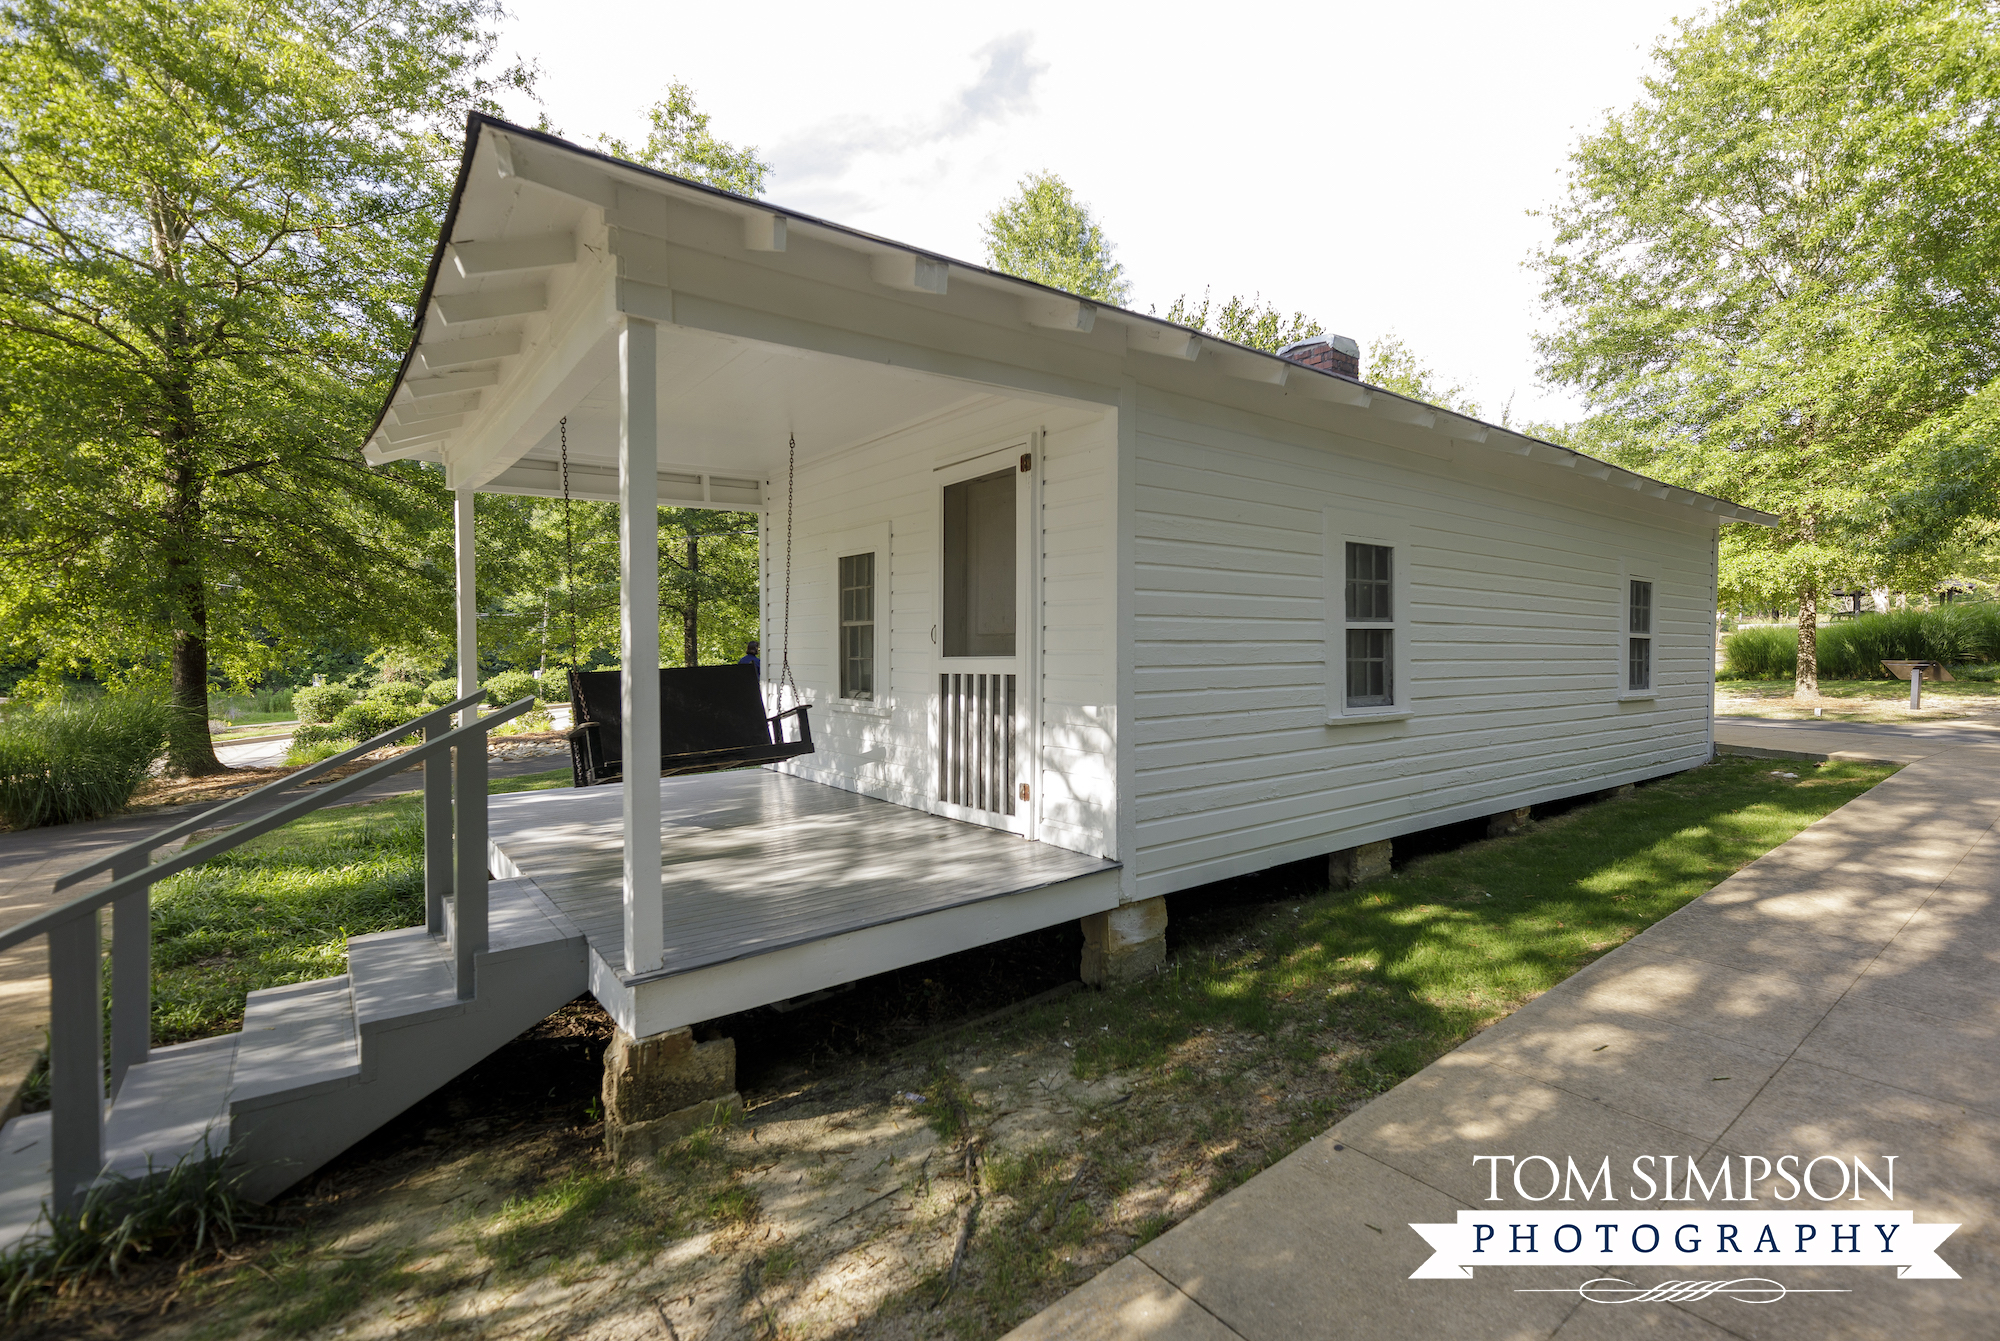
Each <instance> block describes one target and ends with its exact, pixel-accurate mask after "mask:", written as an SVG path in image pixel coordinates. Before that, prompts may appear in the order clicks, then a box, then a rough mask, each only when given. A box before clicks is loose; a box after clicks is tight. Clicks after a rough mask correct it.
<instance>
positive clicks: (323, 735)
mask: <svg viewBox="0 0 2000 1341" xmlns="http://www.w3.org/2000/svg"><path fill="white" fill-rule="evenodd" d="M353 739H354V737H352V736H350V735H348V734H347V733H346V732H344V731H342V730H341V729H340V728H339V727H337V726H335V725H334V724H333V723H332V722H312V723H309V724H308V725H305V726H298V727H293V728H292V744H294V745H319V744H323V743H325V742H326V741H329V740H346V741H352V740H353Z"/></svg>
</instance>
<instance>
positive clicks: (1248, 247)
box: [501, 0, 1689, 424]
mask: <svg viewBox="0 0 2000 1341" xmlns="http://www.w3.org/2000/svg"><path fill="white" fill-rule="evenodd" d="M509 8H510V10H511V11H512V16H511V17H510V18H509V19H508V20H507V21H506V23H505V24H504V25H503V27H502V30H501V46H502V53H503V54H505V55H508V56H520V57H523V58H526V59H529V60H532V61H534V62H535V63H536V64H537V65H538V66H539V68H540V72H541V73H540V78H539V80H538V84H537V90H538V94H539V99H540V101H539V105H536V104H532V103H515V104H510V105H509V109H508V110H509V111H510V113H511V114H513V115H515V116H516V117H519V118H521V119H524V120H527V121H529V122H533V120H534V119H535V117H536V115H538V114H540V115H546V116H547V117H548V119H549V120H550V122H551V123H552V124H553V125H554V127H555V128H556V130H557V131H558V132H559V133H561V134H563V135H566V136H568V137H569V138H572V139H576V140H581V141H585V142H588V141H589V140H591V139H593V138H594V137H595V136H597V135H600V134H610V135H615V136H618V137H621V138H624V139H626V140H628V141H639V142H643V140H644V138H645V125H646V109H647V108H648V107H650V106H651V105H652V104H653V103H654V102H655V101H657V100H658V99H659V98H660V97H661V96H663V94H664V91H665V89H666V86H667V84H668V83H670V82H672V81H675V80H678V81H681V82H683V83H686V84H688V85H689V86H690V87H691V88H692V89H693V90H694V93H695V98H696V104H697V106H698V107H699V108H700V110H702V111H705V112H708V113H709V114H710V115H711V116H712V118H713V119H712V122H711V125H710V129H711V130H712V131H713V132H714V133H715V134H717V135H719V136H720V137H722V138H723V139H725V140H728V141H730V142H731V143H734V144H738V145H741V144H753V145H756V146H757V147H758V149H759V151H760V154H761V156H762V157H764V158H765V159H766V160H767V161H769V162H770V163H772V164H773V166H774V168H775V172H774V173H773V175H772V178H771V181H770V185H769V189H768V192H767V195H768V198H769V199H770V200H771V201H772V202H773V203H774V204H777V205H780V206H784V207H789V208H791V209H795V210H798V211H800V212H803V213H807V214H815V215H819V216H821V217H823V218H827V219H831V220H834V221H836V222H839V223H843V224H847V225H850V226H853V227H857V228H862V229H866V230H868V231H870V232H874V233H878V234H880V235H882V236H885V237H889V238H894V239H896V240H898V241H901V242H907V243H910V244H913V245H916V246H920V247H924V248H927V249H930V250H934V251H938V252H942V253H944V254H945V255H947V256H954V257H959V258H962V259H965V260H968V261H973V262H980V263H983V262H984V260H985V249H984V245H983V243H982V241H981V237H980V221H981V219H982V218H983V217H984V216H985V215H986V214H987V213H988V212H990V211H991V210H992V209H993V208H994V207H995V206H996V205H997V204H999V203H1000V202H1001V201H1002V200H1003V199H1005V198H1006V197H1007V196H1008V195H1010V194H1011V193H1012V192H1013V191H1014V190H1015V188H1016V184H1017V183H1018V181H1019V179H1020V177H1021V176H1022V174H1024V173H1027V172H1033V171H1042V170H1046V171H1051V172H1054V173H1056V174H1058V175H1060V176H1061V177H1062V178H1063V179H1064V180H1065V181H1067V182H1068V183H1069V185H1070V186H1071V188H1072V189H1073V190H1074V191H1075V192H1076V193H1077V195H1078V196H1079V198H1081V199H1082V200H1083V201H1085V202H1086V203H1087V204H1088V205H1089V206H1090V208H1091V210H1092V212H1093V213H1094V214H1095V216H1096V217H1097V219H1098V221H1099V222H1100V223H1101V224H1102V225H1103V227H1104V230H1105V232H1106V234H1107V235H1108V236H1109V237H1110V239H1111V240H1112V242H1113V243H1114V244H1115V245H1116V248H1117V252H1116V255H1117V259H1119V260H1120V261H1122V262H1123V263H1124V265H1125V267H1126V274H1127V277H1128V278H1129V279H1130V280H1131V282H1132V286H1133V303H1132V305H1133V306H1135V307H1136V308H1138V309H1139V310H1140V311H1146V310H1148V308H1149V307H1151V308H1157V309H1158V310H1159V311H1161V312H1165V311H1166V309H1167V307H1168V305H1169V304H1170V303H1172V302H1173V300H1174V298H1175V297H1176V296H1178V295H1180V294H1183V293H1186V294H1190V295H1194V296H1199V295H1200V293H1201V291H1202V290H1203V289H1204V288H1208V289H1210V290H1212V291H1213V293H1214V294H1215V296H1216V297H1217V298H1218V299H1221V298H1224V297H1227V296H1228V295H1231V294H1242V295H1244V296H1246V297H1249V296H1253V295H1256V296H1261V297H1262V298H1263V299H1264V300H1265V301H1268V302H1271V303H1273V304H1275V305H1277V306H1278V307H1280V308H1281V309H1282V310H1284V311H1286V312H1288V313H1289V312H1291V311H1294V310H1298V311H1303V312H1305V313H1306V314H1307V315H1308V316H1310V317H1313V318H1314V319H1316V320H1318V321H1319V322H1320V324H1321V325H1323V326H1324V327H1325V328H1326V329H1327V330H1328V331H1330V332H1333V333H1336V334H1341V335H1349V336H1352V337H1354V338H1355V339H1357V340H1359V341H1361V343H1362V346H1363V348H1364V350H1365V349H1366V348H1367V346H1368V345H1369V343H1370V342H1371V341H1374V340H1377V339H1379V338H1381V337H1383V336H1384V335H1387V334H1391V333H1393V334H1395V335H1396V336H1398V337H1399V338H1401V339H1402V340H1403V341H1404V342H1405V343H1406V344H1407V345H1408V346H1409V347H1410V348H1411V349H1413V350H1414V351H1415V352H1416V353H1417V354H1418V356H1419V357H1420V359H1421V360H1422V361H1423V362H1424V363H1426V364H1427V365H1429V366H1430V367H1431V368H1433V369H1434V370H1435V371H1436V372H1438V373H1439V374H1441V375H1442V377H1443V378H1444V379H1445V383H1446V384H1447V385H1448V384H1450V383H1453V382H1456V383H1459V384H1462V385H1463V386H1464V387H1465V388H1466V390H1467V391H1468V392H1469V393H1470V394H1471V396H1472V397H1473V398H1474V399H1475V400H1476V401H1478V403H1479V405H1480V407H1481V410H1482V413H1483V414H1484V416H1485V417H1486V418H1488V419H1492V420H1498V419H1500V417H1501V415H1502V413H1503V411H1506V412H1508V414H1509V418H1510V420H1511V422H1513V423H1516V424H1520V423H1524V422H1525V423H1557V424H1560V423H1565V422H1568V421H1569V420H1571V419H1574V418H1575V417H1577V416H1578V415H1579V414H1580V413H1581V412H1582V407H1581V406H1580V405H1579V404H1578V403H1577V402H1576V401H1575V400H1574V399H1573V398H1572V397H1571V396H1570V395H1569V394H1568V393H1567V392H1565V391H1564V390H1563V389H1561V388H1552V387H1546V386H1543V385H1542V384H1540V382H1539V381H1538V379H1537V377H1536V355H1535V348H1534V335H1535V332H1536V331H1537V330H1539V329H1543V328H1545V327H1546V326H1547V325H1548V324H1549V323H1550V321H1551V317H1550V316H1549V315H1548V314H1547V313H1545V312H1544V311H1543V309H1542V307H1541V304H1540V300H1539V283H1538V280H1537V279H1536V276H1535V275H1534V274H1533V272H1531V271H1530V270H1528V269H1527V268H1526V267H1525V266H1524V262H1525V261H1526V260H1527V259H1528V258H1529V257H1530V256H1531V255H1532V254H1533V252H1534V250H1535V249H1536V248H1537V247H1538V246H1540V245H1543V244H1544V243H1546V241H1547V239H1548V236H1549V230H1548V223H1547V220H1546V219H1543V218H1538V217H1533V216H1532V214H1531V211H1534V210H1536V209H1538V208H1540V207H1544V206H1546V205H1548V204H1551V203H1553V202H1554V201H1555V200H1556V199H1557V198H1558V197H1559V195H1560V193H1561V191H1562V188H1563V180H1564V174H1565V170H1566V165H1567V160H1568V154H1569V152H1570V150H1571V149H1572V147H1573V146H1574V145H1575V143H1576V141H1577V138H1578V137H1579V136H1580V135H1582V134H1584V133H1587V132H1589V131H1591V130H1593V129H1595V128H1596V127H1597V126H1599V125H1601V124H1602V122H1603V120H1604V118H1605V115H1606V114H1607V112H1609V111H1611V110H1613V109H1620V108H1624V107H1627V106H1629V105H1630V104H1631V103H1632V102H1634V101H1635V100H1636V99H1637V98H1638V97H1639V96H1640V94H1641V92H1642V85H1641V81H1642V80H1643V78H1644V77H1645V76H1646V74H1647V73H1648V71H1649V70H1650V68H1651V65H1652V57H1651V52H1652V49H1653V47H1654V46H1655V44H1656V43H1657V42H1658V41H1659V40H1660V39H1661V38H1663V37H1665V36H1667V35H1668V34H1669V33H1670V32H1671V31H1672V26H1673V16H1674V15H1675V14H1676V13H1677V12H1678V13H1688V12H1689V10H1688V8H1687V7H1686V6H1685V5H1682V6H1679V7H1674V6H1669V5H1666V4H1662V3H1655V0H1616V2H1615V3H1609V4H1607V3H1604V0H1595V2H1594V3H1575V2H1572V0H1528V3H1522V4H1515V5H1496V4H1493V3H1492V2H1491V0H1484V2H1483V3H1448V2H1446V0H1432V2H1430V3H1407V2H1406V3H1401V4H1387V5H1382V4H1377V5H1371V6H1361V5H1347V4H1338V3H1327V4H1322V5H1319V6H1317V7H1313V6H1303V5H1301V6H1290V7H1286V6H1273V5H1269V4H1260V5H1242V6H1240V7H1234V8H1232V7H1230V6H1226V5H1206V6H1201V7H1198V8H1197V7H1193V6H1184V5H1174V4H1152V5H1138V4H1127V5H1112V4H1092V3H1086V2H1084V0H1069V3H1061V4H1057V3H1041V2H1040V0H1023V2H1021V3H1015V4H1011V5H1007V6H986V5H957V6H946V5H938V4H928V5H895V4H876V5H870V6H866V7H861V6H851V5H844V6H831V5H826V4H823V3H822V4H813V5H792V4H786V3H778V2H776V0H764V2H763V3H758V4H732V5H714V4H705V5H700V6H693V5H684V4H674V3H667V4H660V3H652V4H641V3H634V2H633V0H510V4H509ZM1363 375H1364V376H1365V375H1366V369H1365V367H1364V369H1363Z"/></svg>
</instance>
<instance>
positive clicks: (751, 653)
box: [736, 638, 764, 670]
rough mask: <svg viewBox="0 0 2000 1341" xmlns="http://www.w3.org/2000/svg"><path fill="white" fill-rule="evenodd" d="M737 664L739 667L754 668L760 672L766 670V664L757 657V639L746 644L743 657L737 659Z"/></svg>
mask: <svg viewBox="0 0 2000 1341" xmlns="http://www.w3.org/2000/svg"><path fill="white" fill-rule="evenodd" d="M736 664H737V665H739V666H752V667H755V668H756V669H758V670H762V669H763V668H764V663H763V662H762V661H760V660H759V659H758V657H757V640H756V639H755V638H752V639H751V640H750V641H749V642H748V643H746V644H744V647H743V655H742V656H740V657H738V658H736Z"/></svg>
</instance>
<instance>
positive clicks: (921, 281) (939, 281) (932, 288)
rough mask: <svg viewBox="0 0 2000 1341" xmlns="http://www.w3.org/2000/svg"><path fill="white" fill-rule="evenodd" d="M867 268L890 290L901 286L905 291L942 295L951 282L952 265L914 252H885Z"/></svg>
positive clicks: (879, 282) (877, 281) (878, 281)
mask: <svg viewBox="0 0 2000 1341" xmlns="http://www.w3.org/2000/svg"><path fill="white" fill-rule="evenodd" d="M868 268H869V273H871V274H872V275H874V277H875V282H876V283H877V284H880V285H882V286H883V287H884V288H888V289H899V290H901V291H902V292H904V293H929V294H936V295H939V296H942V295H943V294H944V293H945V291H946V289H947V288H948V287H949V285H950V283H951V277H950V269H951V267H950V266H949V265H948V264H946V263H945V262H943V261H939V260H935V259H933V258H932V257H929V256H918V255H916V254H915V253H913V252H907V251H892V252H887V253H883V254H881V255H878V256H876V257H875V259H874V260H873V261H871V262H869V266H868Z"/></svg>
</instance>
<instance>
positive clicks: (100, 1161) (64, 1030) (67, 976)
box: [48, 910, 104, 1215]
mask: <svg viewBox="0 0 2000 1341" xmlns="http://www.w3.org/2000/svg"><path fill="white" fill-rule="evenodd" d="M48 937H49V1156H50V1164H51V1166H52V1172H53V1174H54V1186H53V1189H52V1196H51V1198H50V1208H51V1209H52V1210H53V1211H54V1212H55V1213H56V1214H58V1215H73V1214H75V1213H76V1211H77V1210H78V1209H79V1208H80V1207H81V1206H82V1204H83V1194H84V1192H85V1191H86V1190H87V1189H88V1188H89V1187H90V1185H91V1183H93V1182H95V1181H96V1180H97V1175H98V1173H99V1172H100V1171H102V1169H103V1168H104V1015H103V1001H104V997H103V987H102V985H101V984H100V982H99V977H98V973H99V960H100V959H101V958H102V953H103V949H102V946H101V945H100V944H99V940H98V931H97V913H96V912H95V911H94V910H93V911H91V912H86V913H83V914H80V915H79V916H76V917H73V918H70V919H69V920H68V921H65V922H61V923H59V924H57V925H56V926H53V927H50V928H49V931H48Z"/></svg>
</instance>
